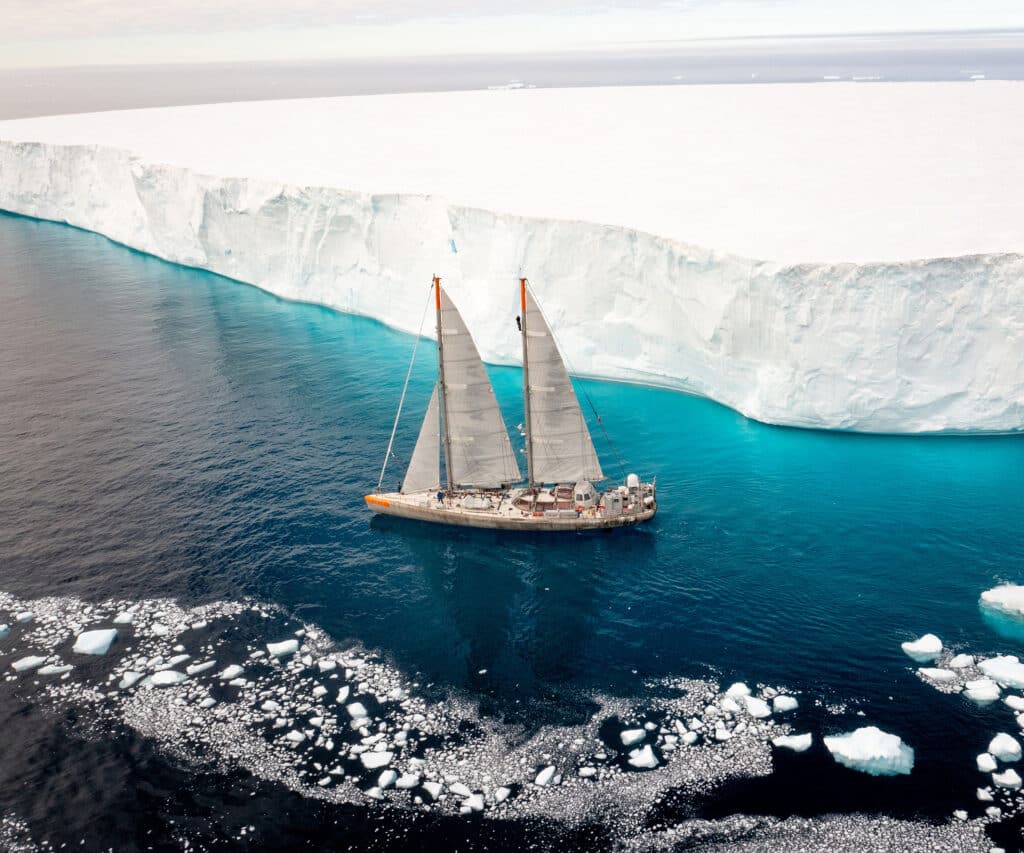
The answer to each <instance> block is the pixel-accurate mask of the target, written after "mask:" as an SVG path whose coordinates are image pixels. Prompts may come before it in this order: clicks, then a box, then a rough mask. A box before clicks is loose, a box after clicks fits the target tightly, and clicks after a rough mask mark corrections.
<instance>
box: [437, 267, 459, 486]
mask: <svg viewBox="0 0 1024 853" xmlns="http://www.w3.org/2000/svg"><path fill="white" fill-rule="evenodd" d="M434 297H435V304H436V305H437V388H438V391H439V392H440V395H441V423H442V426H443V428H444V474H445V478H446V479H447V481H448V491H449V492H450V491H452V489H454V488H455V483H454V482H453V481H452V435H451V431H450V430H449V426H448V391H447V386H446V385H445V381H444V342H443V340H442V336H441V279H440V278H438V277H437V276H436V275H435V276H434Z"/></svg>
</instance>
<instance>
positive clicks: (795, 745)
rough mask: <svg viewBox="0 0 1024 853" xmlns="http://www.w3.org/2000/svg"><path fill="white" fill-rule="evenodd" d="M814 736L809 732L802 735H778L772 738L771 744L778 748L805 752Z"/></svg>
mask: <svg viewBox="0 0 1024 853" xmlns="http://www.w3.org/2000/svg"><path fill="white" fill-rule="evenodd" d="M813 742H814V736H813V735H812V734H810V733H809V732H808V733H807V734H802V735H779V736H778V737H776V738H772V745H773V746H777V747H779V749H791V750H793V752H806V751H807V750H809V749H810V748H811V744H812V743H813Z"/></svg>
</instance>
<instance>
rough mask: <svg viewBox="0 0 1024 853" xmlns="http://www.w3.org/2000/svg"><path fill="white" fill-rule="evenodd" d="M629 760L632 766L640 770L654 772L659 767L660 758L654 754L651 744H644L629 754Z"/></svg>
mask: <svg viewBox="0 0 1024 853" xmlns="http://www.w3.org/2000/svg"><path fill="white" fill-rule="evenodd" d="M628 760H629V763H630V765H631V766H633V767H636V768H638V769H640V770H653V769H654V768H655V767H657V766H658V757H657V756H656V755H655V754H654V750H653V749H651V745H650V744H649V743H648V744H644V745H643V746H642V747H640V748H639V749H634V750H633V751H632V752H631V753H630V754H629V759H628Z"/></svg>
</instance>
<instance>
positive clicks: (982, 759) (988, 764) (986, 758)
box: [975, 752, 999, 773]
mask: <svg viewBox="0 0 1024 853" xmlns="http://www.w3.org/2000/svg"><path fill="white" fill-rule="evenodd" d="M975 763H976V764H977V766H978V772H979V773H993V772H995V771H996V770H998V769H999V765H998V764H996V759H995V756H993V755H992V754H991V753H989V752H983V753H981V754H980V755H979V756H978V757H977V758H976V759H975Z"/></svg>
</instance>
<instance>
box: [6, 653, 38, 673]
mask: <svg viewBox="0 0 1024 853" xmlns="http://www.w3.org/2000/svg"><path fill="white" fill-rule="evenodd" d="M44 663H46V658H45V657H40V656H39V655H26V656H25V657H23V658H19V659H18V660H16V661H14V663H12V664H11V669H13V670H14V671H15V672H28V671H29V670H33V669H38V668H39V667H41V666H42V665H43V664H44Z"/></svg>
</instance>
